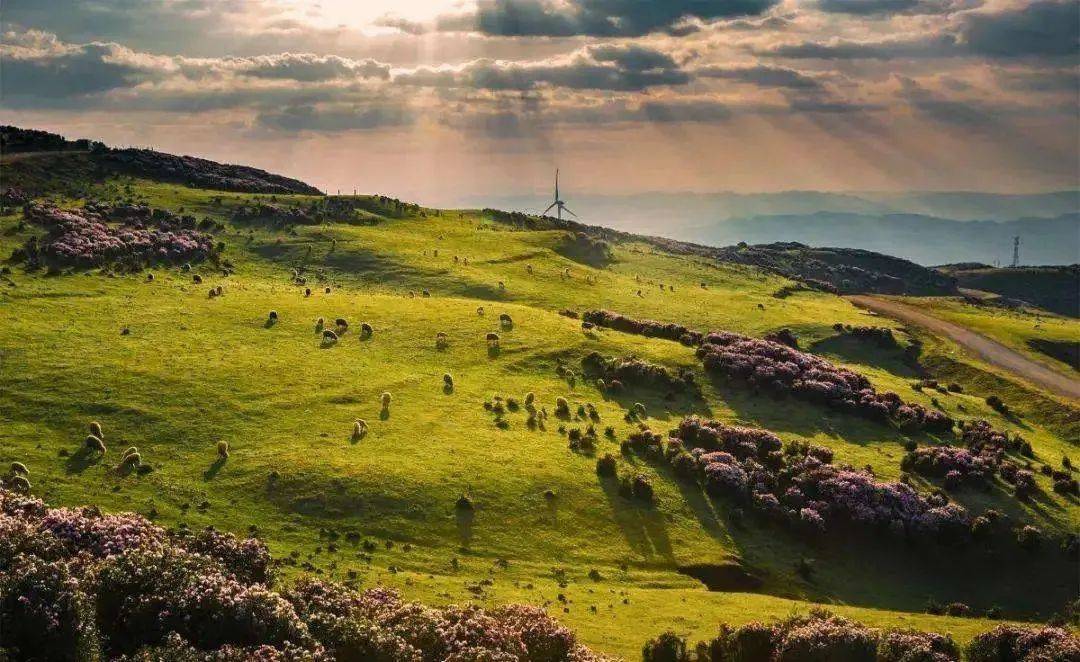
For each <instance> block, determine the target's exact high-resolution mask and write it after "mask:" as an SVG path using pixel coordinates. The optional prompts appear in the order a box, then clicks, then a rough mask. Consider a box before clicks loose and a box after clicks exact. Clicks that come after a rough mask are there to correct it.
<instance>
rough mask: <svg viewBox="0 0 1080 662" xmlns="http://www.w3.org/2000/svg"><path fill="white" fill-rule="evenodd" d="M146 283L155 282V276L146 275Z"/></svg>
mask: <svg viewBox="0 0 1080 662" xmlns="http://www.w3.org/2000/svg"><path fill="white" fill-rule="evenodd" d="M146 282H148V283H152V282H154V274H146Z"/></svg>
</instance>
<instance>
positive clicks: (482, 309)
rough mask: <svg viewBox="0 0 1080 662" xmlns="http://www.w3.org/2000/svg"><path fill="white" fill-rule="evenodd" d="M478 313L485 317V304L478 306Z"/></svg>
mask: <svg viewBox="0 0 1080 662" xmlns="http://www.w3.org/2000/svg"><path fill="white" fill-rule="evenodd" d="M476 314H477V315H479V316H480V317H483V316H484V307H483V306H480V307H478V308H477V309H476Z"/></svg>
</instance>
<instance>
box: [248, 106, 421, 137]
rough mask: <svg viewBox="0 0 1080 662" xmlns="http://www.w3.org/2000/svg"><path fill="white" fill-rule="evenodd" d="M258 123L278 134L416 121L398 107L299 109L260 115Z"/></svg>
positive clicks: (368, 129) (411, 115) (294, 107)
mask: <svg viewBox="0 0 1080 662" xmlns="http://www.w3.org/2000/svg"><path fill="white" fill-rule="evenodd" d="M255 121H256V124H257V125H258V126H259V127H262V128H264V129H270V130H274V131H285V132H289V133H298V132H302V131H310V132H315V133H341V132H345V131H370V130H372V129H381V128H386V127H400V126H407V125H409V124H412V123H413V122H414V121H415V117H414V115H413V113H412V112H411V111H409V110H408V109H407V108H404V107H402V106H395V105H380V104H358V105H352V106H340V105H333V106H316V105H297V106H290V107H287V108H285V109H283V110H280V111H267V112H263V113H259V114H258V116H257V117H256V120H255Z"/></svg>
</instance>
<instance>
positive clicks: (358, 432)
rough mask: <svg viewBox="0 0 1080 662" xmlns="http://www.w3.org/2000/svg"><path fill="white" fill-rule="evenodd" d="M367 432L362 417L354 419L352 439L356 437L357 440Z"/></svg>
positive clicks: (365, 423) (366, 425)
mask: <svg viewBox="0 0 1080 662" xmlns="http://www.w3.org/2000/svg"><path fill="white" fill-rule="evenodd" d="M367 433H368V424H367V421H365V420H364V419H362V418H358V419H356V421H355V422H354V423H353V434H352V436H353V439H357V440H359V439H363V438H364V437H365V436H367Z"/></svg>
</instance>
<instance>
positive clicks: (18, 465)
mask: <svg viewBox="0 0 1080 662" xmlns="http://www.w3.org/2000/svg"><path fill="white" fill-rule="evenodd" d="M11 473H13V474H19V475H22V476H29V475H30V470H29V469H27V468H26V465H25V464H23V463H22V462H12V463H11Z"/></svg>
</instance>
